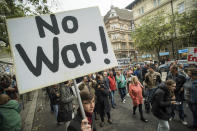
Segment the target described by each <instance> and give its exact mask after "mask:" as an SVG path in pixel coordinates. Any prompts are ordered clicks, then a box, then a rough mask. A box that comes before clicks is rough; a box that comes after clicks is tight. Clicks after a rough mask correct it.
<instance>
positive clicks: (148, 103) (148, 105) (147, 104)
mask: <svg viewBox="0 0 197 131" xmlns="http://www.w3.org/2000/svg"><path fill="white" fill-rule="evenodd" d="M154 91H155V88H150V89H146V93H145V94H146V97H145V98H146V99H145V101H144V105H145V110H146V112H150V109H151V99H152V97H153V93H154Z"/></svg>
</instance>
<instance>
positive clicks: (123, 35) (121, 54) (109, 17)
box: [104, 6, 135, 59]
mask: <svg viewBox="0 0 197 131" xmlns="http://www.w3.org/2000/svg"><path fill="white" fill-rule="evenodd" d="M131 22H132V12H131V11H129V10H126V9H119V8H117V7H113V6H111V9H110V11H108V13H107V14H106V15H105V16H104V23H105V26H106V29H107V33H108V36H109V38H110V40H111V44H112V47H113V50H114V53H115V55H116V58H131V59H135V50H134V49H135V47H134V44H133V41H132V38H131Z"/></svg>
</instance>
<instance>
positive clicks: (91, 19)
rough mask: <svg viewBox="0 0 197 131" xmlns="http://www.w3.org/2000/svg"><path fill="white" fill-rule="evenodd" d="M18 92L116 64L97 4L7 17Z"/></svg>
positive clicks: (59, 81)
mask: <svg viewBox="0 0 197 131" xmlns="http://www.w3.org/2000/svg"><path fill="white" fill-rule="evenodd" d="M7 27H8V33H9V40H10V45H11V49H12V52H13V56H14V64H15V68H16V78H17V85H18V88H19V93H20V94H21V93H25V92H28V91H32V90H35V89H39V88H42V87H46V86H50V85H53V84H57V83H61V82H64V81H66V80H70V79H74V78H77V77H81V76H84V75H87V74H90V73H93V72H98V71H101V70H104V69H107V68H111V67H114V66H117V60H116V58H115V55H114V52H113V50H112V47H111V44H110V41H109V39H108V35H107V33H106V29H105V27H104V23H103V18H102V17H101V15H100V12H99V9H98V8H97V7H92V8H86V9H79V10H74V11H67V12H61V13H57V14H47V15H42V16H31V17H24V18H14V19H8V20H7Z"/></svg>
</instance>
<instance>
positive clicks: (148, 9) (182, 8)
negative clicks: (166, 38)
mask: <svg viewBox="0 0 197 131" xmlns="http://www.w3.org/2000/svg"><path fill="white" fill-rule="evenodd" d="M126 9H129V10H132V13H133V21H134V22H133V23H134V25H135V26H138V25H140V23H141V20H142V19H143V18H145V17H146V16H153V15H154V14H156V13H157V12H158V11H160V10H163V11H165V14H169V15H173V14H175V13H179V14H181V13H183V12H189V11H191V10H196V9H197V0H135V1H134V2H132V3H131V4H129V5H128V6H127V7H126ZM176 35H177V37H178V34H176ZM175 48H176V53H177V55H179V58H183V57H185V56H186V53H187V50H186V48H187V47H185V46H184V45H182V46H179V47H175ZM143 56H148V57H149V56H151V55H147V54H144V55H143ZM160 56H161V57H164V58H167V59H169V58H170V57H172V47H171V45H166V48H163V49H162V50H161V52H160ZM140 57H142V55H141V56H140ZM144 58H146V59H147V57H144ZM150 59H151V58H150Z"/></svg>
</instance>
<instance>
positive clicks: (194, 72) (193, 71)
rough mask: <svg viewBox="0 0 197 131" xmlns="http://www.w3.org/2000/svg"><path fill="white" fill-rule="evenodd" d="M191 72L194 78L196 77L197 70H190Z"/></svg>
mask: <svg viewBox="0 0 197 131" xmlns="http://www.w3.org/2000/svg"><path fill="white" fill-rule="evenodd" d="M189 71H190V72H191V75H192V76H196V75H197V68H190V69H189Z"/></svg>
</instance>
